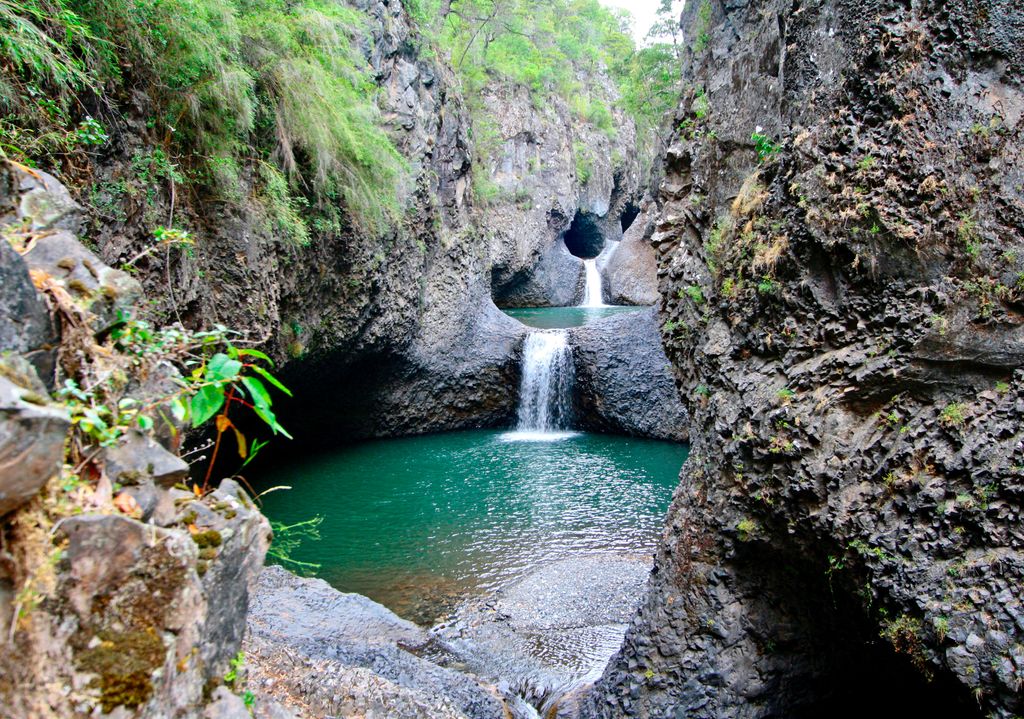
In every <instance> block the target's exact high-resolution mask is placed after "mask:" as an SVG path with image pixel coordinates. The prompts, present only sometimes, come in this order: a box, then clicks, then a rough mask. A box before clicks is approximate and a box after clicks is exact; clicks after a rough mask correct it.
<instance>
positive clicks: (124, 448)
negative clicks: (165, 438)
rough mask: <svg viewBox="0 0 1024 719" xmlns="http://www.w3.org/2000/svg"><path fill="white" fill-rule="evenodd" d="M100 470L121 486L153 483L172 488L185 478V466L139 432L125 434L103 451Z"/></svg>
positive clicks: (186, 468) (147, 436)
mask: <svg viewBox="0 0 1024 719" xmlns="http://www.w3.org/2000/svg"><path fill="white" fill-rule="evenodd" d="M103 462H104V469H105V471H106V473H107V476H108V477H110V479H111V481H113V482H117V483H119V484H121V485H123V486H126V487H128V486H132V485H136V484H144V483H146V482H150V483H153V482H155V483H156V484H158V485H160V486H162V487H173V486H174V485H175V484H177V483H178V482H183V481H184V480H186V479H187V478H188V464H187V463H186V462H185V460H183V459H182V458H181V457H179V456H177V455H175V454H171V453H170V452H168V451H167V450H166V449H164V448H163V446H162V445H161V444H160V443H159V442H157V441H156V440H154V439H153V438H152V437H150V436H149V435H148V434H143V433H141V432H135V431H131V432H127V433H126V434H125V435H124V436H123V437H121V439H120V441H119V442H118V443H117V445H116V446H114V447H109V448H107V449H106V450H104V452H103Z"/></svg>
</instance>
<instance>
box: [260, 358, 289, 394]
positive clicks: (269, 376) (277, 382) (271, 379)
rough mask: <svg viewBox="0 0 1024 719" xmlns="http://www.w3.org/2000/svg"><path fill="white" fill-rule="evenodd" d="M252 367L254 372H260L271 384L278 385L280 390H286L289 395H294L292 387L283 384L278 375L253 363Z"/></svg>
mask: <svg viewBox="0 0 1024 719" xmlns="http://www.w3.org/2000/svg"><path fill="white" fill-rule="evenodd" d="M251 369H252V371H253V372H255V373H256V374H258V375H259V376H260V377H262V378H263V379H265V380H266V381H267V382H270V384H272V385H274V386H275V387H277V388H278V389H279V390H281V391H282V392H284V393H285V394H286V395H288V396H289V397H291V396H292V391H291V390H290V389H288V388H287V387H285V386H284V385H283V384H281V382H280V380H278V379H277V377H275V376H274V375H272V374H270V373H269V372H267V371H266V370H265V369H263V368H262V367H256V366H255V365H253V367H251Z"/></svg>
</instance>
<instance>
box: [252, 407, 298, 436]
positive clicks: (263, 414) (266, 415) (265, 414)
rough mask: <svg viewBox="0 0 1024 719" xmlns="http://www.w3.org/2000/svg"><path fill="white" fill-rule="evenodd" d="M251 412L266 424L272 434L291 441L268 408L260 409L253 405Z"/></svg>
mask: <svg viewBox="0 0 1024 719" xmlns="http://www.w3.org/2000/svg"><path fill="white" fill-rule="evenodd" d="M253 411H254V412H255V413H256V415H257V416H258V417H259V418H260V419H262V420H263V421H264V422H266V423H267V426H268V427H270V429H271V430H272V431H273V432H274V434H283V435H284V436H285V437H287V438H288V439H292V436H291V435H290V434H288V432H287V431H286V430H285V428H284V427H282V426H281V425H280V424H278V423H277V417H275V416H274V413H273V412H271V411H270V408H269V407H261V406H260V405H258V404H256V405H253Z"/></svg>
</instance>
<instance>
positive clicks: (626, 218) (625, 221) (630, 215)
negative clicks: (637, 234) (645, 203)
mask: <svg viewBox="0 0 1024 719" xmlns="http://www.w3.org/2000/svg"><path fill="white" fill-rule="evenodd" d="M639 216H640V206H639V205H638V204H636V203H635V202H632V201H630V202H627V203H626V205H625V206H624V207H623V208H622V214H621V215H619V224H620V225H622V231H623V232H625V231H626V230H628V229H629V228H630V227H632V226H633V223H634V222H636V218H637V217H639Z"/></svg>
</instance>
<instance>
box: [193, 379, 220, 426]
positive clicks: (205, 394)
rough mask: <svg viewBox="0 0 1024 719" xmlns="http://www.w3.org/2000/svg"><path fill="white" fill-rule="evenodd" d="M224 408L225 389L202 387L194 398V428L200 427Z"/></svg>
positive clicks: (214, 386) (215, 386) (210, 386)
mask: <svg viewBox="0 0 1024 719" xmlns="http://www.w3.org/2000/svg"><path fill="white" fill-rule="evenodd" d="M223 406H224V388H223V387H222V386H220V385H206V386H205V387H201V388H200V389H199V391H198V392H196V394H195V396H194V397H192V426H193V427H199V426H200V425H202V424H204V423H205V422H206V421H207V420H209V419H210V417H212V416H213V415H215V414H217V412H218V411H219V410H220V408H221V407H223Z"/></svg>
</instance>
